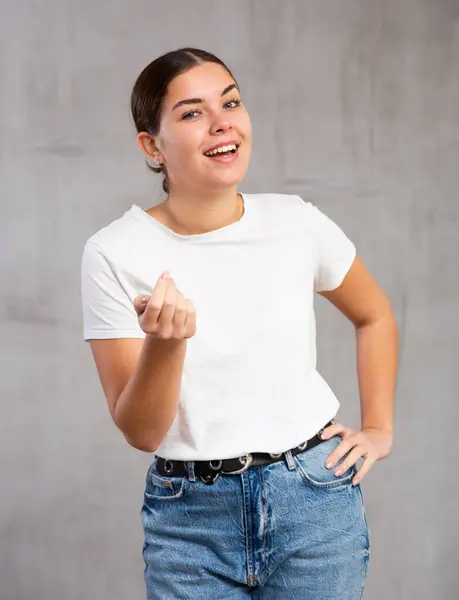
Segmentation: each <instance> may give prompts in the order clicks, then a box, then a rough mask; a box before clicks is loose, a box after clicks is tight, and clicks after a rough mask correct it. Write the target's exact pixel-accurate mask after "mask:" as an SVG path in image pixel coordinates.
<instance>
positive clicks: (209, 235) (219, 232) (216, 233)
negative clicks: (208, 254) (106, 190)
mask: <svg viewBox="0 0 459 600" xmlns="http://www.w3.org/2000/svg"><path fill="white" fill-rule="evenodd" d="M238 194H239V195H240V196H241V197H242V201H243V203H244V212H243V213H242V216H241V218H240V219H238V220H237V221H234V223H230V224H229V225H225V226H224V227H219V228H218V229H213V230H212V231H206V232H204V233H195V234H191V235H184V234H181V233H176V232H175V231H173V230H172V229H169V227H167V226H166V225H164V224H163V223H161V222H160V221H158V220H157V219H155V218H154V217H152V216H151V215H149V214H148V213H147V212H146V210H145V209H144V208H142V207H141V206H139V205H138V204H133V205H132V207H131V212H132V214H133V215H134V216H136V217H138V218H140V219H142V220H143V221H145V222H146V223H149V224H150V226H153V227H155V228H156V229H158V230H160V231H162V232H163V233H165V234H166V235H168V236H169V237H172V238H174V239H176V240H182V241H199V240H203V241H204V240H210V239H215V238H218V239H221V238H223V237H225V236H226V235H229V234H230V233H232V232H233V231H236V230H238V229H239V228H240V227H242V226H243V225H244V224H245V222H246V221H247V218H248V214H247V210H248V202H247V194H245V193H242V192H238Z"/></svg>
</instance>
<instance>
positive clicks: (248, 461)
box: [222, 454, 253, 475]
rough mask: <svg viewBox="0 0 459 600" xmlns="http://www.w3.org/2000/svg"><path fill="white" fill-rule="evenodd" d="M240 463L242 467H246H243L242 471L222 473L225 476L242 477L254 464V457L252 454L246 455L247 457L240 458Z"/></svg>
mask: <svg viewBox="0 0 459 600" xmlns="http://www.w3.org/2000/svg"><path fill="white" fill-rule="evenodd" d="M239 462H240V463H241V464H242V465H244V466H243V467H242V469H238V470H237V471H222V473H224V474H225V475H240V474H241V473H244V472H245V471H247V469H248V468H249V467H250V465H251V464H252V462H253V456H252V455H251V454H246V455H245V456H240V457H239Z"/></svg>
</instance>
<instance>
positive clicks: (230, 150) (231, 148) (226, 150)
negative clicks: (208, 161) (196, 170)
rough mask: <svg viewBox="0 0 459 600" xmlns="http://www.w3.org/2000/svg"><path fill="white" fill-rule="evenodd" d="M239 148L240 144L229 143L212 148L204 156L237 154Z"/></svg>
mask: <svg viewBox="0 0 459 600" xmlns="http://www.w3.org/2000/svg"><path fill="white" fill-rule="evenodd" d="M238 148H239V144H228V145H227V146H220V148H217V149H216V150H210V151H209V152H204V156H208V157H209V158H213V157H215V156H231V155H232V154H235V153H236V151H237V149H238Z"/></svg>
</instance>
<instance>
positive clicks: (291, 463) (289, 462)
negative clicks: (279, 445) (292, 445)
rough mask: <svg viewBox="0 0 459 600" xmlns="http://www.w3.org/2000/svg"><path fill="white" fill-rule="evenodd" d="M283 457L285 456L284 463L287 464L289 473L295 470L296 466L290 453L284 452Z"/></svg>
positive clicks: (289, 451) (288, 451)
mask: <svg viewBox="0 0 459 600" xmlns="http://www.w3.org/2000/svg"><path fill="white" fill-rule="evenodd" d="M284 456H285V462H286V463H287V467H288V469H289V471H293V470H294V469H296V464H295V462H294V460H293V456H292V451H291V450H287V451H286V452H284Z"/></svg>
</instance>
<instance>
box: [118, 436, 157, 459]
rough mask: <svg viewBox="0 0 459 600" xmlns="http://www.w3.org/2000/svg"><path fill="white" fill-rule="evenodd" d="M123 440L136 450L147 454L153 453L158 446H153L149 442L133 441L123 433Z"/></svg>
mask: <svg viewBox="0 0 459 600" xmlns="http://www.w3.org/2000/svg"><path fill="white" fill-rule="evenodd" d="M123 435H124V438H125V440H126V441H127V443H128V444H129V445H130V446H132V447H133V448H135V449H136V450H140V451H141V452H147V453H149V454H151V453H155V452H156V450H157V449H158V446H159V444H154V443H153V442H152V441H150V440H135V439H132V438H130V437H129V436H128V435H126V434H125V433H123Z"/></svg>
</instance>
